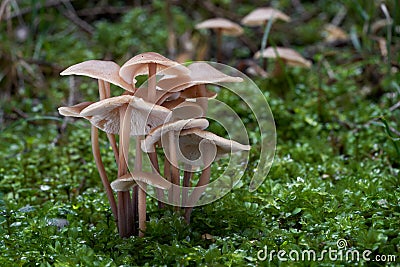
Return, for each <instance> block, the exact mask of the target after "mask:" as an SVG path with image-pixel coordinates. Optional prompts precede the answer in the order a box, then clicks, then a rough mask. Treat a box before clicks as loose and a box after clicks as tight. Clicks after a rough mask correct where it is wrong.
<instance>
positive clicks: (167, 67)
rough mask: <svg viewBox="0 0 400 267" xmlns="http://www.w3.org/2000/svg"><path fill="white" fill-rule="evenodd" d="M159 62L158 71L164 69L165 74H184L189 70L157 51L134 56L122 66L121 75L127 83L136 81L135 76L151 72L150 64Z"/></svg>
mask: <svg viewBox="0 0 400 267" xmlns="http://www.w3.org/2000/svg"><path fill="white" fill-rule="evenodd" d="M150 63H155V64H157V68H156V72H160V71H162V70H164V73H165V74H172V75H182V74H185V73H188V72H189V71H188V70H187V69H186V67H185V66H183V65H181V64H179V63H178V62H175V61H173V60H170V59H168V58H166V57H164V56H162V55H160V54H158V53H155V52H146V53H142V54H139V55H136V56H134V57H133V58H131V59H130V60H128V61H127V62H125V64H124V65H123V66H122V67H121V69H120V70H119V75H120V76H121V77H122V79H124V80H125V81H126V82H127V83H132V82H133V83H135V82H136V80H135V77H136V76H138V75H145V74H148V73H149V70H148V64H150Z"/></svg>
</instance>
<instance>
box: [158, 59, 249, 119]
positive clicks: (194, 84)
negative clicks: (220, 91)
mask: <svg viewBox="0 0 400 267" xmlns="http://www.w3.org/2000/svg"><path fill="white" fill-rule="evenodd" d="M188 69H189V71H190V73H189V75H188V76H184V77H169V76H164V77H162V78H161V79H160V81H159V82H158V85H159V86H160V88H162V89H163V90H166V91H171V92H178V91H179V92H180V93H181V94H180V96H179V97H180V98H181V99H179V98H178V99H177V100H176V101H174V102H171V103H163V105H164V106H166V107H169V108H172V107H173V106H174V104H175V103H176V104H180V103H182V102H183V101H184V99H187V98H201V99H198V100H196V102H198V104H199V105H200V106H201V107H202V108H203V110H204V111H206V110H207V108H206V103H205V102H206V100H207V98H214V97H215V96H216V93H214V92H211V91H209V90H207V88H206V84H218V83H225V82H232V83H233V82H242V81H243V79H242V78H240V77H233V76H229V75H226V74H225V73H223V72H221V71H219V70H217V69H216V68H214V67H213V66H211V65H210V64H207V63H205V62H195V63H192V64H190V65H189V66H188Z"/></svg>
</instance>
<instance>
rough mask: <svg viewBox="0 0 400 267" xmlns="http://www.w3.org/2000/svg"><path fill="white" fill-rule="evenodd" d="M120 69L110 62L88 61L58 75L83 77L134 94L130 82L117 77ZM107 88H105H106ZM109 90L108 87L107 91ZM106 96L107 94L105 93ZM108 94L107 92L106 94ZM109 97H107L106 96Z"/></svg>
mask: <svg viewBox="0 0 400 267" xmlns="http://www.w3.org/2000/svg"><path fill="white" fill-rule="evenodd" d="M119 71H120V67H119V66H118V64H116V63H115V62H112V61H103V60H88V61H84V62H81V63H78V64H75V65H72V66H70V67H69V68H67V69H66V70H64V71H63V72H61V73H60V75H83V76H88V77H91V78H95V79H98V80H103V81H106V82H109V83H112V84H115V85H117V86H119V87H121V88H123V89H125V90H128V91H131V92H134V90H133V87H132V81H131V82H126V81H124V80H123V79H122V78H121V77H120V76H119ZM108 86H109V85H108ZM108 86H107V87H108ZM108 90H109V87H108V89H107V91H108ZM105 94H106V95H107V93H105ZM108 94H109V92H108ZM108 97H109V96H108Z"/></svg>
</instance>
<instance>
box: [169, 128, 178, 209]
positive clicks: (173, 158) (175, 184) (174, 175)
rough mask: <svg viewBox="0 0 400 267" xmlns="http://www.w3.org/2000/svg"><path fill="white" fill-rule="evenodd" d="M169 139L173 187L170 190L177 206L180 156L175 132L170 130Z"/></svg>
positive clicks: (173, 201)
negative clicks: (177, 152) (178, 156)
mask: <svg viewBox="0 0 400 267" xmlns="http://www.w3.org/2000/svg"><path fill="white" fill-rule="evenodd" d="M168 141H169V158H170V161H171V165H170V169H171V182H172V184H173V185H172V187H171V190H170V193H171V197H172V199H171V200H172V203H173V205H175V206H178V205H179V184H180V182H179V169H178V158H177V154H176V142H175V132H174V131H169V132H168Z"/></svg>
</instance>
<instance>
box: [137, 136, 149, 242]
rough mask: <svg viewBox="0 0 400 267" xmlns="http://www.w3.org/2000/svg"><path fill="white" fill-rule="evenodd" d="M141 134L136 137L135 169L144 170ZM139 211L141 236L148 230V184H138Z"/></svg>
mask: <svg viewBox="0 0 400 267" xmlns="http://www.w3.org/2000/svg"><path fill="white" fill-rule="evenodd" d="M141 140H142V137H141V136H137V137H136V157H135V171H141V170H142V164H143V163H142V149H141V147H140V142H141ZM138 213H139V236H140V237H143V236H144V231H145V230H146V184H145V183H141V184H140V186H138Z"/></svg>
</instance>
